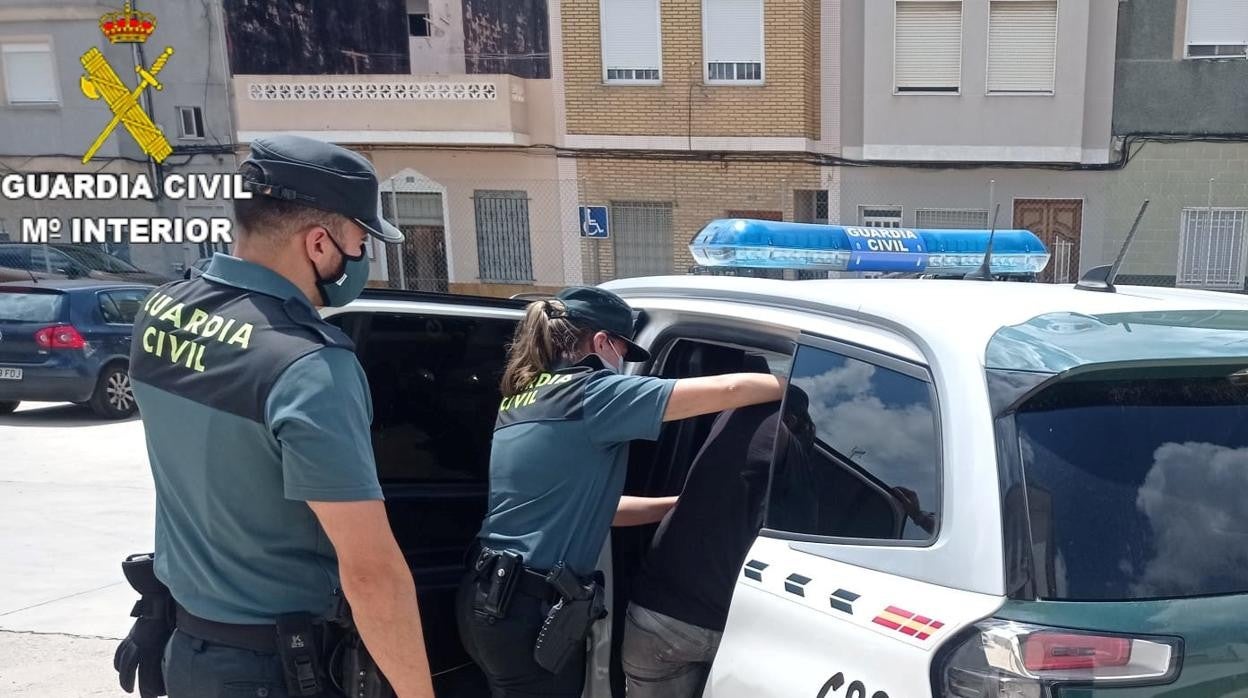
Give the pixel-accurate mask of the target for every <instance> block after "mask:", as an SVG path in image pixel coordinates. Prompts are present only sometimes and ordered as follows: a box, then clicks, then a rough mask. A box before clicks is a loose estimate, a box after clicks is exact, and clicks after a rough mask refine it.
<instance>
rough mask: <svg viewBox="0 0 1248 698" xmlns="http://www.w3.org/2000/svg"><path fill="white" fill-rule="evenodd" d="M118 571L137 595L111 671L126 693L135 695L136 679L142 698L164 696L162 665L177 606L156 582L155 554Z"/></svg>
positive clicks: (137, 558) (135, 557)
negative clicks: (113, 670)
mask: <svg viewBox="0 0 1248 698" xmlns="http://www.w3.org/2000/svg"><path fill="white" fill-rule="evenodd" d="M121 570H122V573H123V574H124V575H125V577H126V581H127V582H129V583H130V586H131V587H132V588H133V589H134V590H135V591H137V592H139V600H138V601H137V602H135V604H134V608H132V609H131V611H130V616H131V617H132V618H134V619H135V621H134V625H133V626H131V628H130V633H129V634H128V635H126V639H124V640H122V641H121V642H120V643H119V644H118V645H117V651H116V652H115V653H114V654H113V668H114V669H116V670H117V676H118V681H119V682H120V684H121V688H122V690H124V691H125V692H126V693H133V692H134V687H135V683H136V678H137V683H138V687H139V695H140V696H142V698H156V697H157V696H163V695H165V678H164V672H163V670H162V664H163V659H164V654H165V646H166V645H167V644H169V638H170V637H171V636H172V635H173V630H174V627H175V625H176V624H177V620H176V618H177V616H176V609H177V606H176V604H175V602H174V600H173V595H172V594H171V593H170V592H169V588H168V587H166V586H165V585H164V584H163V583H162V582H161V581H160V580H159V579H157V578H156V570H155V554H154V553H143V554H139V555H131V556H129V557H127V558H126V559H125V561H123V562H122V563H121Z"/></svg>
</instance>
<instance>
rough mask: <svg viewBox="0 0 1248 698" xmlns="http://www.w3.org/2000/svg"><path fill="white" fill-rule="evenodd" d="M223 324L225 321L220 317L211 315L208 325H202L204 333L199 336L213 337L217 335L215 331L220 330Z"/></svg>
mask: <svg viewBox="0 0 1248 698" xmlns="http://www.w3.org/2000/svg"><path fill="white" fill-rule="evenodd" d="M223 324H225V319H224V318H222V317H221V316H220V315H213V316H212V317H210V318H208V324H206V325H204V331H203V332H201V333H200V334H202V335H204V336H205V337H213V336H215V335H216V334H217V330H220V329H221V325H223Z"/></svg>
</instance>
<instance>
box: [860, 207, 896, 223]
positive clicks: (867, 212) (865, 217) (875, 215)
mask: <svg viewBox="0 0 1248 698" xmlns="http://www.w3.org/2000/svg"><path fill="white" fill-rule="evenodd" d="M858 220H859V221H861V223H860V225H862V226H864V227H867V228H900V227H901V207H900V206H859V207H858Z"/></svg>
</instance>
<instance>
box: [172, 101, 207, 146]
mask: <svg viewBox="0 0 1248 698" xmlns="http://www.w3.org/2000/svg"><path fill="white" fill-rule="evenodd" d="M203 137H204V111H203V110H202V109H200V108H199V107H178V138H185V139H188V140H192V139H199V138H203Z"/></svg>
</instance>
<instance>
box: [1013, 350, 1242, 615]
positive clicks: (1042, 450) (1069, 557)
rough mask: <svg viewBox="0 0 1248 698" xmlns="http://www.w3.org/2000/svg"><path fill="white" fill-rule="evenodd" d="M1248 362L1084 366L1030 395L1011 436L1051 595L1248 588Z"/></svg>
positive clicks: (1043, 580) (1042, 578)
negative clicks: (1097, 370)
mask: <svg viewBox="0 0 1248 698" xmlns="http://www.w3.org/2000/svg"><path fill="white" fill-rule="evenodd" d="M1242 368H1243V367H1225V366H1222V367H1217V368H1216V369H1209V368H1206V369H1199V370H1198V372H1199V375H1190V374H1189V375H1175V374H1174V372H1173V371H1171V373H1170V374H1169V375H1161V374H1158V373H1155V372H1150V373H1148V374H1145V375H1140V373H1139V372H1136V373H1135V375H1134V376H1124V375H1116V376H1115V377H1113V378H1107V379H1100V378H1091V379H1074V378H1072V379H1068V380H1066V381H1063V382H1059V383H1057V384H1055V385H1053V386H1051V387H1049V388H1047V389H1044V390H1042V391H1041V392H1040V393H1039V394H1038V395H1036V396H1035V397H1034V398H1032V399H1031V400H1029V401H1028V402H1026V403H1024V405H1023V406H1022V408H1021V409H1020V410H1019V411H1018V413H1017V414H1016V415H1015V425H1016V427H1017V438H1018V440H1017V443H1016V444H1014V445H1013V446H1012V447H1013V448H1018V449H1019V452H1020V455H1021V459H1022V465H1023V471H1024V473H1025V480H1026V484H1027V487H1026V494H1027V508H1028V512H1029V517H1030V521H1031V541H1032V550H1033V558H1034V559H1035V561H1036V564H1037V567H1038V569H1037V572H1036V577H1037V579H1036V582H1037V588H1038V590H1039V595H1040V596H1041V597H1044V598H1055V599H1070V600H1120V599H1147V598H1169V597H1189V596H1202V595H1213V594H1227V593H1239V592H1248V384H1246V383H1245V382H1244V381H1243V380H1242V378H1243V375H1236V374H1235V371H1236V370H1237V369H1242ZM1190 371H1197V369H1190ZM1245 374H1248V371H1246V372H1245Z"/></svg>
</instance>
